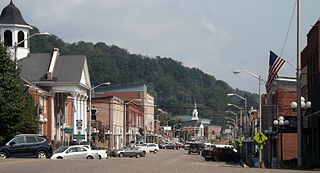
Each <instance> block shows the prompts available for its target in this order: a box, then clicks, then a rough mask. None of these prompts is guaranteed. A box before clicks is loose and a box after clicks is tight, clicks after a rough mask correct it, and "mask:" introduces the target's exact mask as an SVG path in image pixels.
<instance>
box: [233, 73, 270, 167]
mask: <svg viewBox="0 0 320 173" xmlns="http://www.w3.org/2000/svg"><path fill="white" fill-rule="evenodd" d="M242 72H246V73H248V74H249V75H251V76H253V77H254V78H256V79H258V82H259V113H258V121H259V129H258V130H259V131H261V130H262V118H261V117H262V115H261V113H262V103H261V82H262V81H264V80H263V79H262V78H261V75H256V74H254V73H252V72H250V71H248V70H234V71H233V73H234V74H239V73H242ZM259 162H260V165H261V164H262V150H261V149H259Z"/></svg>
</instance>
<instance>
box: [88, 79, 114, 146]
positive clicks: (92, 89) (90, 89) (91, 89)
mask: <svg viewBox="0 0 320 173" xmlns="http://www.w3.org/2000/svg"><path fill="white" fill-rule="evenodd" d="M110 84H111V83H110V82H104V83H100V84H99V85H97V86H95V87H91V88H89V121H88V123H89V127H88V133H89V144H90V145H91V139H92V136H91V118H92V112H91V111H92V101H91V100H92V91H94V89H96V88H98V87H100V86H102V85H110Z"/></svg>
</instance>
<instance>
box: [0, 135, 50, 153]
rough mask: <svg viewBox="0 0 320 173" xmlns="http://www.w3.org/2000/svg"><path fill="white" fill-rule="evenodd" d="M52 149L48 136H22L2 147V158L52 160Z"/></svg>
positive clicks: (0, 151)
mask: <svg viewBox="0 0 320 173" xmlns="http://www.w3.org/2000/svg"><path fill="white" fill-rule="evenodd" d="M51 155H52V147H51V144H50V143H49V139H48V137H47V136H43V135H39V134H21V135H16V136H15V137H14V138H13V139H11V140H10V141H9V142H7V143H6V144H5V145H4V146H1V147H0V158H2V159H5V158H9V157H36V158H39V159H45V158H50V157H51Z"/></svg>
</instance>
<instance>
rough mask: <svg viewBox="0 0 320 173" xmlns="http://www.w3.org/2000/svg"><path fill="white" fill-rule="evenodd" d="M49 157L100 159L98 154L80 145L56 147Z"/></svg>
mask: <svg viewBox="0 0 320 173" xmlns="http://www.w3.org/2000/svg"><path fill="white" fill-rule="evenodd" d="M51 159H100V157H99V154H98V153H97V152H96V151H94V150H91V149H89V148H87V147H84V146H82V145H73V146H63V147H60V148H59V149H57V150H56V151H55V152H54V153H53V155H52V156H51Z"/></svg>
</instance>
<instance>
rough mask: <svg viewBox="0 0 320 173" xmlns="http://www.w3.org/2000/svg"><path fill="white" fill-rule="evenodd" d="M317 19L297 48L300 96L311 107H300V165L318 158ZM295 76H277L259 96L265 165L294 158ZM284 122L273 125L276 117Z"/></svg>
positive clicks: (287, 163)
mask: <svg viewBox="0 0 320 173" xmlns="http://www.w3.org/2000/svg"><path fill="white" fill-rule="evenodd" d="M319 25H320V21H319V20H318V21H317V22H316V23H315V24H314V25H313V26H312V28H311V30H310V31H309V33H308V34H307V45H306V46H305V48H304V49H303V51H302V52H301V76H300V80H301V86H300V87H299V89H300V90H301V96H302V97H303V98H304V102H305V103H306V102H308V101H310V102H311V105H312V106H311V108H307V107H302V109H301V116H302V121H301V124H302V131H301V141H302V144H301V154H302V156H301V159H302V167H308V166H310V165H312V164H313V163H316V162H317V161H318V162H319V161H320V145H319V143H320V141H319V140H320V128H319V127H320V126H319V125H320V91H319V88H320V75H319V74H320V73H319V72H320V51H319V50H320V28H319ZM296 93H297V83H296V78H295V77H294V78H290V77H279V78H277V79H276V80H274V81H273V82H272V84H271V86H270V87H269V88H267V94H265V95H264V96H263V98H262V100H263V101H262V104H263V105H262V122H263V124H262V131H263V132H267V133H266V135H267V136H268V140H267V141H266V148H265V149H264V154H263V156H264V159H263V160H264V163H265V165H267V167H277V166H290V165H291V166H292V165H295V164H296V163H297V158H298V132H297V123H298V122H297V112H296V110H295V109H293V108H292V107H291V103H292V102H296V100H297V98H296V97H297V94H296ZM280 116H282V117H284V120H285V121H286V120H287V122H288V123H287V124H283V125H274V123H273V122H274V121H275V120H278V119H279V117H280Z"/></svg>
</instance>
